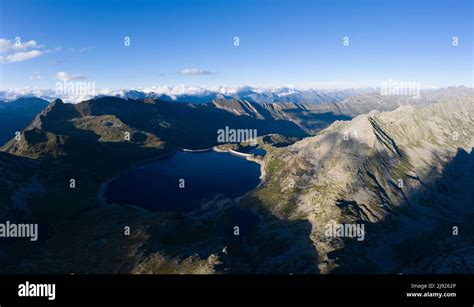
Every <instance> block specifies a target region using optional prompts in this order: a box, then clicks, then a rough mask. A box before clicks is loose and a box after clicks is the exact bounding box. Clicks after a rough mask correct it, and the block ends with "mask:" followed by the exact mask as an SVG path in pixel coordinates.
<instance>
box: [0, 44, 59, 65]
mask: <svg viewBox="0 0 474 307" xmlns="http://www.w3.org/2000/svg"><path fill="white" fill-rule="evenodd" d="M60 50H61V47H57V48H54V49H52V50H46V49H44V46H43V45H39V44H38V43H37V42H36V41H34V40H30V41H27V42H25V43H22V42H21V40H18V41H15V42H13V41H11V40H8V39H4V38H0V64H5V63H15V62H23V61H26V60H30V59H34V58H37V57H39V56H42V55H44V54H46V53H50V52H58V51H60Z"/></svg>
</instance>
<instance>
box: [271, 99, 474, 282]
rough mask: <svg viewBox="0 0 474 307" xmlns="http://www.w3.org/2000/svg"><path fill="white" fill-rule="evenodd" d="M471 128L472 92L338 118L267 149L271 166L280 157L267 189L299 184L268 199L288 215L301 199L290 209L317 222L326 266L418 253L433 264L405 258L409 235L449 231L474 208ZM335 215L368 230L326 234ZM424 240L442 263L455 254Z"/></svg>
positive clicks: (386, 263) (389, 263)
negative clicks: (311, 133)
mask: <svg viewBox="0 0 474 307" xmlns="http://www.w3.org/2000/svg"><path fill="white" fill-rule="evenodd" d="M473 134H474V98H473V96H470V97H464V98H459V99H456V100H450V101H444V102H440V103H435V104H430V105H426V106H402V107H400V108H398V109H397V110H395V111H392V112H379V111H372V112H370V113H369V114H366V115H360V116H358V117H356V118H354V119H353V120H352V121H350V122H335V123H333V124H332V125H331V126H330V127H328V128H327V129H325V130H323V131H321V132H320V133H319V134H317V135H316V136H314V137H310V138H305V139H303V140H301V141H299V142H297V143H295V144H293V145H292V146H289V147H287V148H285V149H283V150H278V154H274V155H272V154H270V155H268V156H267V161H266V164H267V165H274V164H275V163H276V162H275V161H280V162H281V163H279V164H278V165H279V167H278V168H277V169H276V170H272V171H271V172H269V178H268V180H267V187H263V189H265V188H267V189H269V188H270V187H269V186H271V185H279V188H281V187H282V186H283V187H284V186H285V185H286V184H287V182H289V181H291V180H293V181H294V182H295V183H294V188H293V189H297V193H295V194H296V195H293V196H292V197H286V196H288V195H289V194H290V193H291V188H289V189H286V190H284V192H282V195H281V197H280V201H281V203H280V205H279V206H273V205H271V204H269V203H267V205H268V206H272V208H273V211H274V212H275V214H280V215H281V216H283V215H284V211H285V210H284V209H283V208H287V207H288V206H289V205H290V203H291V202H294V203H295V204H294V205H293V206H292V207H293V210H292V213H291V214H290V217H291V218H293V219H300V218H304V219H307V220H308V221H310V222H311V224H312V226H313V230H312V234H311V239H312V240H313V242H314V245H315V248H316V249H317V252H318V255H319V263H320V267H319V269H320V271H321V272H322V273H327V272H331V271H333V270H336V271H338V270H341V271H344V272H347V271H351V272H354V271H359V272H367V271H369V270H372V271H373V269H374V268H375V270H376V271H381V272H397V270H401V268H402V267H407V266H406V262H409V261H411V260H413V261H415V260H416V261H420V262H421V261H424V263H428V262H429V261H428V260H426V259H425V260H423V259H421V258H423V257H421V256H420V255H418V254H417V253H415V254H416V257H415V256H413V255H412V256H413V257H414V258H416V259H411V260H410V259H404V258H403V257H405V256H404V255H408V254H410V253H411V252H412V251H411V250H410V248H412V247H410V246H408V245H407V243H406V242H408V240H413V238H418V240H422V241H423V240H424V239H423V237H424V236H425V237H428V236H430V234H433V232H435V231H438V230H439V229H440V227H444V231H442V232H441V233H439V236H441V237H442V238H449V237H452V236H453V234H452V227H454V225H458V224H462V223H465V222H466V221H467V219H468V218H469V217H472V215H473V214H474V202H472V200H473V199H474V198H473V192H472V191H471V190H472V186H474V181H473V179H474V167H473V165H474V162H473V160H474V158H473V154H472V148H473V147H474V138H473ZM469 185H470V186H471V188H469ZM285 202H287V203H286V205H285ZM285 214H286V216H288V214H287V212H285ZM332 221H335V222H337V223H341V224H343V225H344V224H351V223H352V224H361V225H362V224H363V225H364V226H365V237H364V239H363V240H360V241H358V240H356V239H355V238H347V237H342V236H339V237H328V236H327V235H326V233H325V230H326V229H327V227H326V226H327V225H328V223H330V222H332ZM464 235H468V234H466V233H465V234H464ZM469 235H474V233H472V234H469ZM404 244H405V245H404ZM427 248H431V249H433V251H434V252H435V254H434V255H431V256H432V257H438V258H439V259H437V260H436V261H438V262H439V261H441V260H440V259H444V258H445V259H447V260H449V259H450V258H449V257H441V256H440V255H439V254H436V250H437V249H436V247H435V246H429V247H427ZM457 248H460V247H457ZM406 249H408V250H409V251H408V252H407V251H406ZM402 250H404V252H400V251H402ZM399 255H401V256H399ZM431 256H430V257H431ZM351 257H352V259H351ZM354 257H356V258H357V260H356V259H354ZM397 257H401V258H399V259H397ZM407 257H408V256H407ZM418 258H419V259H418ZM413 261H412V262H413ZM433 261H434V260H433ZM466 263H467V262H466ZM411 264H412V267H411V268H412V269H413V271H417V266H416V265H414V266H413V263H411ZM471 264H472V263H471ZM471 269H472V268H471ZM420 270H422V269H420ZM430 270H431V269H429V268H428V266H427V265H425V266H424V271H425V272H426V271H430ZM432 270H434V269H432Z"/></svg>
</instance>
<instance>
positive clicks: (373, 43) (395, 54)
mask: <svg viewBox="0 0 474 307" xmlns="http://www.w3.org/2000/svg"><path fill="white" fill-rule="evenodd" d="M472 32H473V7H472V1H470V0H445V1H439V0H433V1H421V0H420V1H417V0H411V1H408V0H397V1H391V0H385V1H382V0H380V1H369V0H361V1H355V0H353V1H343V0H339V1H338V0H332V1H330V0H327V1H317V0H313V1H304V0H274V1H265V0H253V1H250V0H249V1H245V0H241V1H237V0H221V1H217V0H212V1H211V0H199V1H197V0H196V1H190V0H187V1H185V0H169V1H151V0H148V1H144V0H138V1H124V0H122V1H119V0H116V1H113V0H109V1H86V0H70V1H57V0H0V39H3V41H1V44H0V50H1V51H0V82H1V84H0V87H1V88H4V89H8V88H17V87H42V88H54V84H55V83H56V82H57V80H58V78H59V79H61V78H63V79H67V80H79V79H83V80H88V81H93V82H95V83H96V87H98V88H133V87H151V86H160V85H178V84H184V85H199V86H215V85H242V84H247V85H253V86H281V85H294V86H311V87H331V88H342V87H352V85H354V86H357V85H362V86H363V85H368V86H373V85H377V84H379V83H380V82H382V81H385V80H388V79H392V80H396V81H410V82H412V81H416V82H420V83H421V86H422V87H426V86H432V85H435V86H447V85H461V84H463V85H466V86H472V80H473V65H472V60H473V55H472V54H473V42H472ZM125 36H129V37H130V40H131V41H130V42H131V45H130V46H128V47H127V46H124V37H125ZM235 36H238V37H239V39H240V45H239V46H237V47H236V46H234V41H233V38H234V37H235ZM344 36H347V37H349V46H343V37H344ZM453 36H457V37H459V45H458V46H456V47H455V46H453V45H452V37H453ZM15 37H20V39H21V44H22V45H20V46H19V47H18V49H13V48H14V47H12V46H13V43H14V42H15ZM31 41H34V42H35V43H36V44H34V43H31ZM27 43H29V44H27ZM2 44H3V49H1V48H2ZM35 50H36V51H37V52H31V51H35ZM19 52H20V53H21V52H23V53H22V54H17V53H19ZM26 52H30V53H26ZM183 72H188V73H187V74H186V73H183ZM189 72H194V73H192V74H190V73H189ZM58 73H62V74H58Z"/></svg>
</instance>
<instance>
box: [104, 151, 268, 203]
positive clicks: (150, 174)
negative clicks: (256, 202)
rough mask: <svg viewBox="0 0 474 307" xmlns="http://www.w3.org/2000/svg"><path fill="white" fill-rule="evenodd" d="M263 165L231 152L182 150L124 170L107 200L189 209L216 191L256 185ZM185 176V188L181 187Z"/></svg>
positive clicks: (230, 193)
mask: <svg viewBox="0 0 474 307" xmlns="http://www.w3.org/2000/svg"><path fill="white" fill-rule="evenodd" d="M259 176H260V165H259V164H257V163H255V162H251V161H248V160H246V159H245V158H242V157H238V156H235V155H232V154H229V153H217V152H214V151H206V152H197V153H196V152H193V153H190V152H182V151H178V152H176V153H175V154H173V155H172V156H169V157H166V158H163V159H159V160H155V161H151V162H147V163H145V164H141V165H139V166H136V167H134V168H132V169H130V170H127V171H125V172H122V173H121V174H120V175H119V176H118V177H117V178H116V179H114V180H113V181H111V182H110V183H109V184H108V186H107V189H106V192H105V198H106V201H107V203H114V204H128V205H135V206H139V207H142V208H145V209H148V210H152V211H161V210H171V211H180V212H188V211H191V210H194V209H196V208H198V207H199V206H200V205H201V204H202V202H203V201H206V200H209V199H212V198H214V197H215V196H216V195H217V194H223V195H225V196H227V197H231V198H235V197H238V196H241V195H243V194H245V193H246V192H248V191H250V190H252V189H254V188H255V187H256V186H257V185H258V183H259V182H260V180H259ZM180 179H184V184H185V185H184V188H180Z"/></svg>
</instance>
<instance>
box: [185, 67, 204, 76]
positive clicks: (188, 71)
mask: <svg viewBox="0 0 474 307" xmlns="http://www.w3.org/2000/svg"><path fill="white" fill-rule="evenodd" d="M181 74H182V75H210V74H212V72H210V71H208V70H202V69H197V68H185V69H183V70H181Z"/></svg>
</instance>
